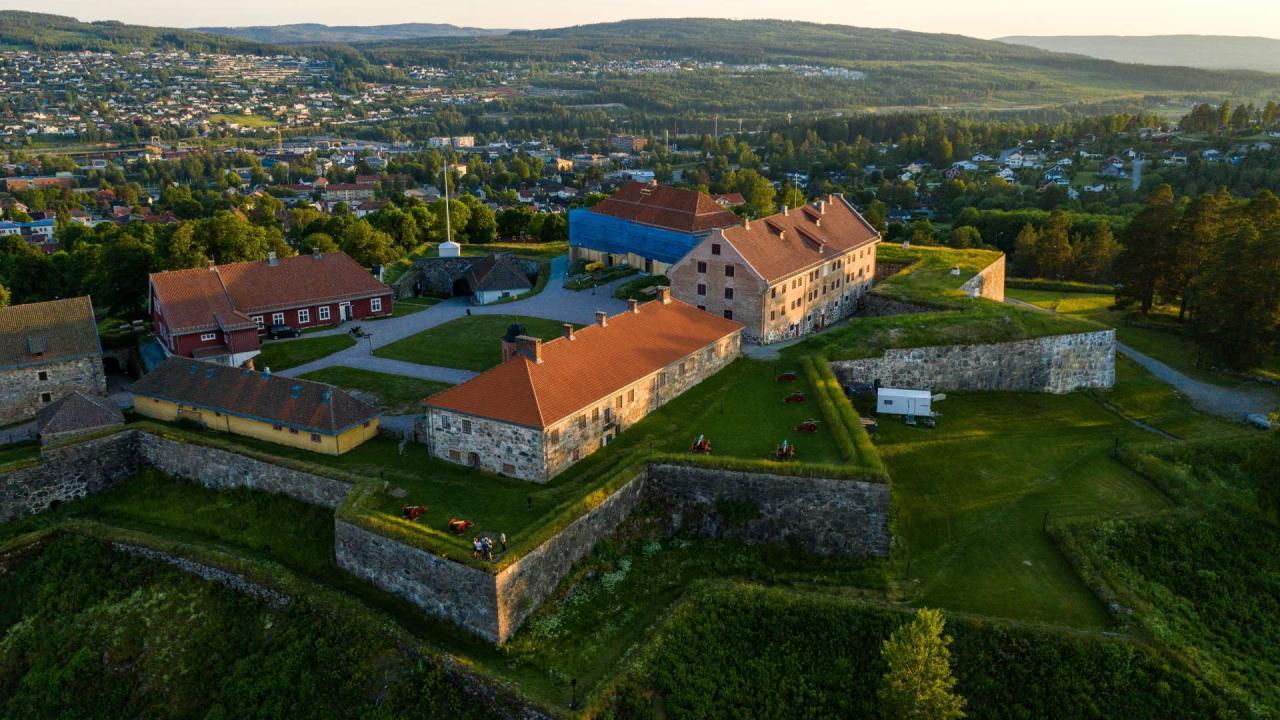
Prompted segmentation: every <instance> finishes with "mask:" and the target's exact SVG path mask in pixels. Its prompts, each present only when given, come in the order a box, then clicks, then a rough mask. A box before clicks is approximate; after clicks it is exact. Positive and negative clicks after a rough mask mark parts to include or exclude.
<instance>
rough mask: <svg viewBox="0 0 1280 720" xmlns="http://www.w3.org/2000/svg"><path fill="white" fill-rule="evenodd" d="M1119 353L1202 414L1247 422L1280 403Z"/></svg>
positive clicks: (1270, 395)
mask: <svg viewBox="0 0 1280 720" xmlns="http://www.w3.org/2000/svg"><path fill="white" fill-rule="evenodd" d="M1005 302H1007V303H1009V304H1010V305H1018V306H1021V307H1025V308H1031V309H1032V310H1038V311H1040V312H1056V311H1055V310H1050V309H1048V308H1042V307H1040V306H1038V305H1032V304H1031V303H1027V302H1023V301H1021V300H1017V299H1015V298H1005ZM1116 350H1117V351H1118V352H1119V353H1120V354H1121V355H1124V356H1125V357H1127V358H1129V359H1130V360H1132V361H1134V362H1136V363H1138V364H1139V365H1141V366H1142V367H1144V368H1146V369H1147V371H1148V372H1150V373H1151V374H1152V375H1154V376H1156V378H1158V379H1159V380H1162V381H1164V382H1166V383H1168V384H1170V385H1172V386H1173V387H1174V389H1176V390H1177V391H1178V392H1180V393H1182V394H1183V395H1185V396H1186V398H1187V400H1189V401H1191V404H1192V405H1193V406H1195V408H1196V409H1198V410H1200V411H1201V412H1206V413H1209V414H1211V415H1218V416H1221V417H1224V418H1227V419H1229V420H1243V419H1244V416H1245V415H1248V414H1250V413H1263V414H1267V413H1270V412H1272V411H1273V410H1275V409H1276V406H1277V399H1276V395H1275V393H1274V392H1271V391H1270V390H1267V389H1265V388H1262V387H1260V386H1256V385H1255V386H1247V387H1233V388H1229V387H1222V386H1220V385H1214V384H1212V383H1207V382H1203V381H1201V380H1196V379H1195V378H1193V377H1189V376H1187V375H1185V374H1183V373H1181V372H1179V371H1178V370H1175V369H1174V368H1172V367H1170V366H1169V365H1167V364H1165V363H1163V362H1160V361H1159V360H1156V359H1155V358H1153V357H1151V356H1149V355H1144V354H1143V353H1140V352H1138V351H1137V350H1135V349H1133V348H1132V347H1130V346H1128V345H1125V344H1124V343H1122V342H1118V341H1117V342H1116Z"/></svg>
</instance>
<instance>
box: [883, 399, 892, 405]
mask: <svg viewBox="0 0 1280 720" xmlns="http://www.w3.org/2000/svg"><path fill="white" fill-rule="evenodd" d="M884 404H885V405H892V404H893V401H892V400H885V401H884Z"/></svg>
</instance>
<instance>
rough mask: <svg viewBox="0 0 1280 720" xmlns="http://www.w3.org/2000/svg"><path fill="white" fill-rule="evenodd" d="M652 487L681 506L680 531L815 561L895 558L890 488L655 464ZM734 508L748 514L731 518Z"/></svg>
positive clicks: (651, 490)
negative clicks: (786, 549)
mask: <svg viewBox="0 0 1280 720" xmlns="http://www.w3.org/2000/svg"><path fill="white" fill-rule="evenodd" d="M646 483H647V494H648V495H649V496H650V497H653V498H662V499H667V500H671V501H674V502H673V503H672V507H673V510H672V513H673V514H674V518H673V519H674V520H675V525H676V526H677V527H685V528H687V529H690V530H693V531H695V532H699V533H701V534H702V535H705V536H707V537H714V538H727V539H731V540H737V541H740V542H745V543H748V544H778V543H788V542H795V543H798V544H799V545H800V546H801V547H802V548H804V549H805V550H806V551H808V552H811V553H813V554H815V555H874V556H878V557H885V556H887V555H888V554H889V484H888V483H877V482H862V481H858V480H844V479H834V478H809V477H791V476H784V475H769V474H762V473H747V472H736V471H730V470H719V469H713V468H705V467H697V466H686V465H667V464H655V465H652V466H650V468H649V472H648V477H647V480H646ZM726 501H728V502H727V503H726ZM728 503H732V504H733V505H736V506H737V507H738V508H739V512H741V513H742V515H743V516H741V517H734V516H733V515H730V516H728V517H726V514H725V513H723V512H722V511H721V508H724V507H725V506H726V505H727V504H728ZM735 514H736V513H735ZM752 515H754V517H751V516H752Z"/></svg>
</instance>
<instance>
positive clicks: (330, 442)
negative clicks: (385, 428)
mask: <svg viewBox="0 0 1280 720" xmlns="http://www.w3.org/2000/svg"><path fill="white" fill-rule="evenodd" d="M129 392H130V393H131V394H132V395H133V410H134V412H136V413H138V414H139V415H145V416H146V417H149V418H155V419H157V420H164V421H166V422H179V421H181V422H188V423H192V424H195V425H198V426H200V427H202V428H205V429H208V430H216V431H218V432H225V433H231V434H234V435H244V436H246V437H252V438H257V439H259V440H266V441H268V442H273V443H278V444H280V445H288V446H290V447H296V448H301V449H303V450H310V451H311V452H317V453H324V454H326V455H341V454H343V453H345V452H347V451H349V450H351V449H353V448H355V447H358V446H359V445H360V444H361V443H363V442H364V441H366V440H368V439H370V438H372V437H375V436H376V435H377V434H378V419H379V417H380V413H379V411H378V409H377V408H375V407H373V406H372V405H369V404H368V403H365V402H363V401H361V400H357V399H356V398H354V397H352V396H351V395H350V394H349V393H347V392H345V391H343V390H341V389H339V388H336V387H333V386H332V385H327V384H325V383H318V382H312V381H310V380H299V379H297V378H289V377H283V376H280V375H272V374H271V373H270V372H257V371H254V370H249V369H247V368H234V367H230V366H228V365H219V364H216V363H208V362H201V361H199V360H191V359H188V358H180V357H170V358H168V359H167V360H165V361H164V362H163V363H161V364H160V365H159V366H158V367H157V368H156V369H155V370H153V371H152V372H150V373H148V374H147V375H144V376H143V377H142V378H141V379H140V380H138V382H136V383H134V384H133V386H132V387H131V388H129Z"/></svg>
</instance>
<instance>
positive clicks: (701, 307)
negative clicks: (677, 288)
mask: <svg viewBox="0 0 1280 720" xmlns="http://www.w3.org/2000/svg"><path fill="white" fill-rule="evenodd" d="M698 309H699V310H706V309H707V306H706V305H699V306H698Z"/></svg>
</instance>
